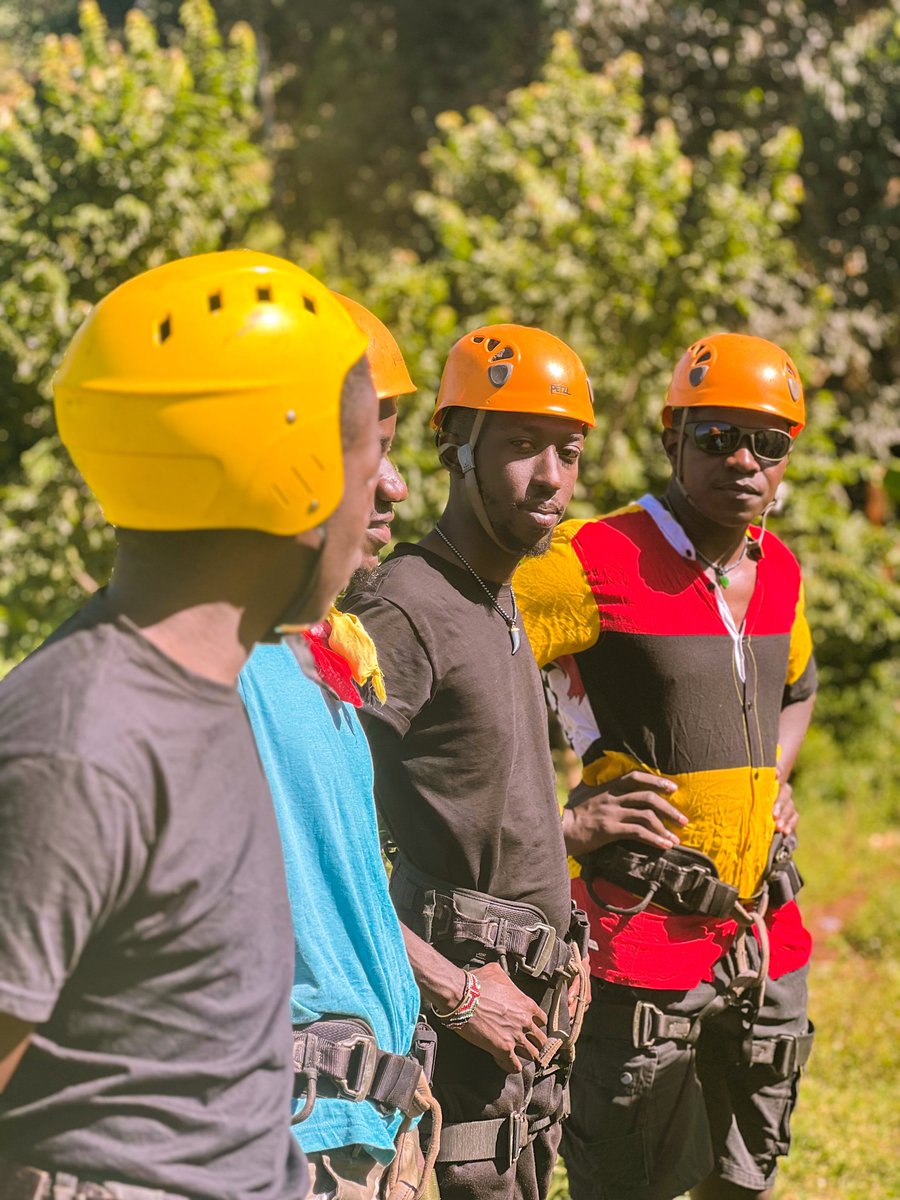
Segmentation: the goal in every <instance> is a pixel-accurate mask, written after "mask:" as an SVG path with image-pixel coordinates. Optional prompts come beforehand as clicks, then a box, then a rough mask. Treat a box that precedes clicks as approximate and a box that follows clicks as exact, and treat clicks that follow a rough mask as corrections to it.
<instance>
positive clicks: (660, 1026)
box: [631, 1000, 694, 1050]
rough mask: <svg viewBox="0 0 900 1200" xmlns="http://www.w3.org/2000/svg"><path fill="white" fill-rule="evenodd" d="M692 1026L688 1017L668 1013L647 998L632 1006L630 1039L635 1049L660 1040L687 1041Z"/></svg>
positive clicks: (689, 1038)
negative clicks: (632, 1015)
mask: <svg viewBox="0 0 900 1200" xmlns="http://www.w3.org/2000/svg"><path fill="white" fill-rule="evenodd" d="M693 1026H694V1022H693V1021H692V1019H691V1018H690V1017H679V1016H674V1015H670V1014H669V1013H664V1012H663V1011H662V1009H660V1008H657V1007H656V1005H655V1004H650V1003H649V1001H647V1000H639V1001H638V1003H637V1004H636V1005H635V1006H634V1018H633V1020H632V1022H631V1040H632V1043H633V1044H634V1047H635V1049H636V1050H641V1049H643V1048H644V1047H646V1046H652V1045H654V1043H655V1042H657V1041H660V1040H662V1041H672V1042H689V1041H690V1040H691V1034H692V1032H693Z"/></svg>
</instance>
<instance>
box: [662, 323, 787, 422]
mask: <svg viewBox="0 0 900 1200" xmlns="http://www.w3.org/2000/svg"><path fill="white" fill-rule="evenodd" d="M707 407H709V408H746V409H750V410H752V411H753V412H765V413H771V414H772V416H775V417H783V418H784V419H785V420H786V421H790V422H791V424H792V426H793V428H792V429H791V431H790V432H791V436H796V435H797V434H798V433H799V432H800V430H801V429H802V428H803V426H804V425H805V423H806V407H805V404H804V400H803V385H802V383H801V382H800V375H799V373H798V371H797V368H796V367H795V366H794V363H793V362H792V361H791V358H790V356H789V355H788V354H787V353H786V352H785V351H784V350H782V349H781V348H780V347H779V346H776V345H775V343H774V342H767V341H766V340H765V338H760V337H750V336H748V335H747V334H743V333H713V334H711V335H710V336H709V337H705V338H701V339H700V340H699V341H697V342H694V344H693V345H692V346H690V347H689V348H688V349H687V350H686V351H685V353H684V354H683V355H682V357H681V360H680V361H679V363H678V365H677V366H676V368H675V371H674V373H673V375H672V382H671V383H670V384H669V391H668V395H667V396H666V404H665V408H664V409H663V412H662V419H663V425H664V426H665V427H666V429H671V428H672V413H673V410H674V409H676V408H681V409H685V408H707Z"/></svg>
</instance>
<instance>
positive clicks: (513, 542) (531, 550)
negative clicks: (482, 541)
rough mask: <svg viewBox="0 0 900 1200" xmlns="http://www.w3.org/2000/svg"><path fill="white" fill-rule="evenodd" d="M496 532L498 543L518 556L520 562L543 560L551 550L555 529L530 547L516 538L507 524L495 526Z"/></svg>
mask: <svg viewBox="0 0 900 1200" xmlns="http://www.w3.org/2000/svg"><path fill="white" fill-rule="evenodd" d="M554 529H555V526H554ZM494 532H495V534H496V536H497V539H498V541H500V542H501V543H502V545H503V546H505V547H507V548H508V549H509V550H511V551H512V553H513V554H518V556H519V559H520V560H521V559H523V558H541V557H542V556H543V555H544V554H546V553H547V551H548V550H549V549H550V542H551V541H552V538H553V529H551V530H550V531H549V533H545V534H544V535H543V537H542V538H541V539H540V541H538V542H535V543H534V545H532V546H529V545H527V544H523V542H522V541H521V539H519V538H516V537H515V535H514V534H513V531H512V529H511V528H510V527H509V525H508V524H506V523H502V524H497V525H495V526H494Z"/></svg>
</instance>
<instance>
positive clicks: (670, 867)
mask: <svg viewBox="0 0 900 1200" xmlns="http://www.w3.org/2000/svg"><path fill="white" fill-rule="evenodd" d="M795 846H796V839H795V838H785V837H784V836H783V835H782V834H776V836H775V837H774V838H773V840H772V846H771V848H770V851H769V859H768V862H767V864H766V869H765V872H764V874H763V886H762V887H761V889H760V890H759V892H757V894H756V895H755V896H753V897H751V898H750V899H749V900H745V901H741V899H740V897H739V895H738V890H737V888H735V887H732V886H731V884H728V883H725V882H724V880H722V879H720V878H719V873H718V871H717V870H716V866H715V863H714V862H713V861H712V859H711V858H708V857H707V856H706V855H705V854H702V853H701V852H700V851H699V850H692V849H690V848H689V847H686V846H675V847H672V848H671V849H669V850H658V849H655V848H654V847H651V846H647V845H646V844H645V843H643V842H631V841H618V842H610V843H609V844H608V845H606V846H603V847H601V848H600V849H599V850H595V851H593V852H592V853H591V854H588V855H585V857H584V858H583V859H582V860H581V862H582V878H583V879H584V881H585V884H586V886H587V889H588V891H589V892H590V895H591V898H592V899H593V900H594V901H595V903H597V904H598V905H599V906H600V907H601V908H604V909H607V910H608V911H610V912H615V913H620V914H625V915H635V914H636V913H639V912H643V911H644V909H646V908H648V907H649V905H650V904H657V905H659V906H660V907H661V908H665V909H668V910H669V911H670V912H674V913H690V914H694V915H697V916H704V917H721V918H733V917H740V916H741V913H740V911H739V910H740V909H744V910H745V911H746V910H747V909H750V908H753V907H754V906H755V905H757V904H758V903H760V901H761V900H762V899H763V897H767V904H768V907H770V908H780V907H781V905H783V904H786V903H787V902H788V901H789V900H792V899H793V898H794V896H796V895H797V893H798V892H799V891H800V888H801V887H802V886H803V879H802V877H801V875H800V872H799V871H798V870H797V867H796V866H795V865H794V860H793V851H794V847H795ZM598 877H599V878H602V879H605V880H607V881H608V882H609V883H614V884H616V885H617V886H618V887H622V888H625V889H626V890H627V891H631V892H636V893H637V894H638V895H639V896H640V900H639V901H638V903H637V904H635V905H634V906H633V907H631V908H620V907H618V906H617V905H614V904H609V903H607V902H606V901H604V900H601V899H600V897H599V896H598V895H597V894H596V892H595V890H594V886H593V882H594V880H595V879H596V878H598Z"/></svg>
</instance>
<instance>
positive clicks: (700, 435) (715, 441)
mask: <svg viewBox="0 0 900 1200" xmlns="http://www.w3.org/2000/svg"><path fill="white" fill-rule="evenodd" d="M685 431H686V432H687V433H688V434H689V435H690V439H691V441H692V442H693V443H694V445H695V446H696V447H697V449H698V450H702V451H703V453H704V454H734V452H735V450H737V449H738V447H739V446H740V445H741V444H742V443H743V441H744V439H745V438H746V439H747V441H748V442H749V443H750V451H751V453H752V455H753V457H754V458H755V459H756V460H757V462H766V463H777V462H781V460H782V459H783V458H787V456H788V455H789V454H790V452H791V445H792V438H791V435H790V434H789V433H786V432H785V430H783V429H746V428H745V427H744V426H743V425H732V424H730V423H729V422H728V421H690V422H688V423H687V424H686V425H685Z"/></svg>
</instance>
